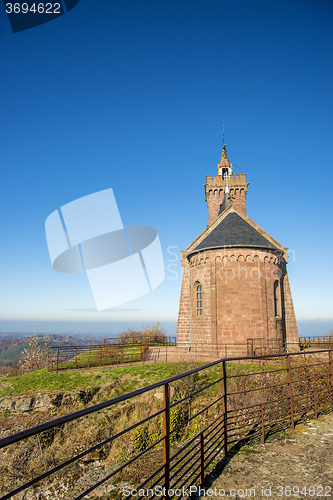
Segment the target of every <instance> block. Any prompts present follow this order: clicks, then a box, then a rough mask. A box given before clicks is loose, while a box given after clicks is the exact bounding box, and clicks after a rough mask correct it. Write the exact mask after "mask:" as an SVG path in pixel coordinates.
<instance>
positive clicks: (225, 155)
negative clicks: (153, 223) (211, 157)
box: [218, 122, 231, 167]
mask: <svg viewBox="0 0 333 500" xmlns="http://www.w3.org/2000/svg"><path fill="white" fill-rule="evenodd" d="M222 128H223V144H222V154H221V161H220V163H219V164H218V166H219V167H231V164H230V162H229V158H228V153H227V145H226V143H225V140H224V122H222Z"/></svg>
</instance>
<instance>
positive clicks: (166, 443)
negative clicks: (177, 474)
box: [163, 383, 170, 499]
mask: <svg viewBox="0 0 333 500" xmlns="http://www.w3.org/2000/svg"><path fill="white" fill-rule="evenodd" d="M163 402H164V408H163V409H164V413H163V438H164V439H163V465H164V475H163V488H165V498H166V499H167V498H169V488H170V386H169V384H168V383H166V384H164V392H163Z"/></svg>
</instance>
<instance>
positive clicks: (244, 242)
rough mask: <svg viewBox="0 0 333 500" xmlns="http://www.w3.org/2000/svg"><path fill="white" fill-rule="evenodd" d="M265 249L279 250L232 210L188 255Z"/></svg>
mask: <svg viewBox="0 0 333 500" xmlns="http://www.w3.org/2000/svg"><path fill="white" fill-rule="evenodd" d="M233 247H245V248H265V249H271V250H279V251H280V252H281V250H280V249H278V248H277V247H276V246H275V245H273V243H271V242H270V241H269V240H267V239H266V238H265V237H264V236H262V235H261V234H260V233H259V232H258V231H257V230H256V229H254V228H253V227H252V226H251V225H250V224H249V223H248V222H246V221H245V220H244V219H243V218H242V217H240V216H239V215H238V214H237V213H236V212H234V211H233V210H232V211H230V212H229V213H228V215H227V216H226V217H225V218H224V219H223V220H222V221H221V222H220V224H218V225H217V226H216V227H215V229H213V231H212V232H211V233H209V234H208V236H206V238H205V239H204V240H202V242H201V243H199V245H198V246H197V247H196V248H195V249H194V250H192V251H191V252H189V254H188V255H191V254H193V253H197V252H200V251H203V250H210V249H214V248H233Z"/></svg>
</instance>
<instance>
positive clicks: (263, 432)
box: [260, 405, 265, 444]
mask: <svg viewBox="0 0 333 500" xmlns="http://www.w3.org/2000/svg"><path fill="white" fill-rule="evenodd" d="M260 421H261V444H265V424H264V406H263V405H260Z"/></svg>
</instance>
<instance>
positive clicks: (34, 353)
mask: <svg viewBox="0 0 333 500" xmlns="http://www.w3.org/2000/svg"><path fill="white" fill-rule="evenodd" d="M45 366H46V352H45V349H43V348H42V347H41V346H40V345H39V344H38V337H37V336H34V337H32V338H31V339H30V341H29V346H28V348H27V349H24V350H23V352H22V353H21V356H20V358H19V361H18V368H19V372H20V373H27V372H34V371H36V370H40V369H41V368H44V367H45Z"/></svg>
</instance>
